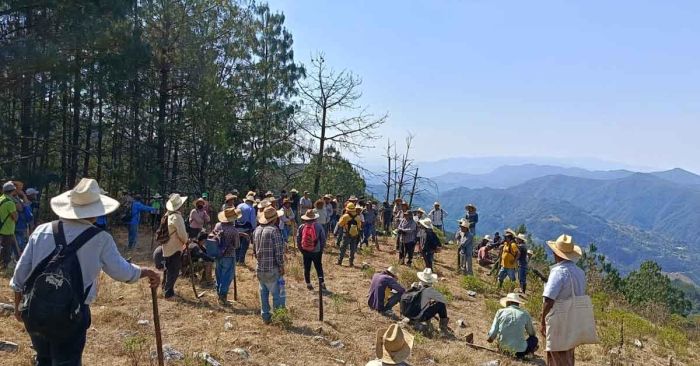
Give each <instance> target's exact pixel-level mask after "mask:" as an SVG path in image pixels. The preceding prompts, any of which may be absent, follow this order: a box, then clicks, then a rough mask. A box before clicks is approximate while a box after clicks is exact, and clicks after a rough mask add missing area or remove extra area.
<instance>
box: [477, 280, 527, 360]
mask: <svg viewBox="0 0 700 366" xmlns="http://www.w3.org/2000/svg"><path fill="white" fill-rule="evenodd" d="M522 303H523V300H522V298H521V297H520V295H519V294H516V293H510V294H508V295H507V296H506V297H504V298H502V299H501V306H503V309H500V310H498V312H496V316H495V317H494V319H493V325H491V330H489V334H488V336H489V338H488V342H489V343H491V342H493V341H494V340H498V349H500V350H501V351H502V352H506V353H509V354H511V355H513V356H515V357H516V358H519V359H521V358H523V357H525V356H526V355H528V354H532V353H535V351H536V350H537V344H538V340H537V336H536V335H535V327H534V326H533V325H532V318H530V314H528V312H527V311H525V310H524V309H521V308H520V304H522ZM526 333H527V338H525V334H526Z"/></svg>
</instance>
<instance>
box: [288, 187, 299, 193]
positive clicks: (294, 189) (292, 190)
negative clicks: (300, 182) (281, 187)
mask: <svg viewBox="0 0 700 366" xmlns="http://www.w3.org/2000/svg"><path fill="white" fill-rule="evenodd" d="M289 193H299V191H297V189H296V188H292V189H291V190H290V191H289Z"/></svg>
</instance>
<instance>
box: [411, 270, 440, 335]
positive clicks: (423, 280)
mask: <svg viewBox="0 0 700 366" xmlns="http://www.w3.org/2000/svg"><path fill="white" fill-rule="evenodd" d="M417 275H418V280H419V281H420V282H419V283H414V284H413V285H411V288H410V289H408V291H406V293H404V294H403V295H402V296H401V315H403V316H405V317H406V318H408V319H409V320H410V321H412V322H413V323H422V322H428V323H429V322H430V320H431V319H433V318H434V317H436V316H438V317H439V319H440V334H441V335H442V336H443V337H448V336H450V335H451V332H450V329H449V328H448V324H449V323H450V319H449V318H448V317H447V299H445V296H443V295H442V294H441V293H440V292H438V291H437V290H435V289H434V288H433V284H434V283H435V282H437V280H438V276H437V275H436V274H434V273H433V271H432V270H431V269H430V268H426V269H425V270H423V272H418V273H417Z"/></svg>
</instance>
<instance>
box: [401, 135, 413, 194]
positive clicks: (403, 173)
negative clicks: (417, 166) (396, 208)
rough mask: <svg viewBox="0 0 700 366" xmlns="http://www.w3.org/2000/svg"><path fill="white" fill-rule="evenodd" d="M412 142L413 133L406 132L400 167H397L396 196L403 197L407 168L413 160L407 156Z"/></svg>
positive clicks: (409, 167) (411, 164)
mask: <svg viewBox="0 0 700 366" xmlns="http://www.w3.org/2000/svg"><path fill="white" fill-rule="evenodd" d="M412 142H413V135H412V134H410V133H409V134H408V136H406V153H405V154H404V155H403V156H402V157H401V168H400V169H399V171H400V174H399V182H398V187H399V191H398V195H397V198H400V197H403V188H404V187H405V186H406V185H407V184H408V183H407V182H406V178H407V176H406V174H407V172H408V170H409V169H411V167H412V166H413V160H412V159H411V158H410V157H409V154H410V152H411V143H412Z"/></svg>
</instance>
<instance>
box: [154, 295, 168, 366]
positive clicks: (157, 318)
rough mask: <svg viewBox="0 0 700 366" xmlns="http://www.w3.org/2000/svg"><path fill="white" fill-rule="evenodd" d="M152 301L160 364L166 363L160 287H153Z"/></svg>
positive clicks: (159, 365)
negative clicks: (159, 304) (159, 297)
mask: <svg viewBox="0 0 700 366" xmlns="http://www.w3.org/2000/svg"><path fill="white" fill-rule="evenodd" d="M151 301H152V302H153V326H155V328H156V351H157V352H158V366H163V365H165V362H164V360H163V339H162V338H161V335H160V316H159V315H158V289H156V288H153V287H151Z"/></svg>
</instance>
